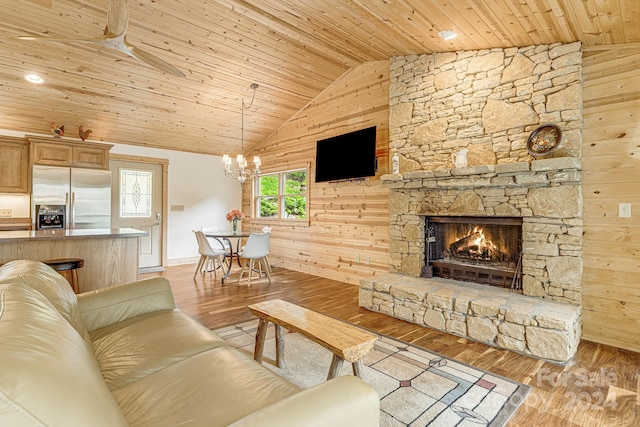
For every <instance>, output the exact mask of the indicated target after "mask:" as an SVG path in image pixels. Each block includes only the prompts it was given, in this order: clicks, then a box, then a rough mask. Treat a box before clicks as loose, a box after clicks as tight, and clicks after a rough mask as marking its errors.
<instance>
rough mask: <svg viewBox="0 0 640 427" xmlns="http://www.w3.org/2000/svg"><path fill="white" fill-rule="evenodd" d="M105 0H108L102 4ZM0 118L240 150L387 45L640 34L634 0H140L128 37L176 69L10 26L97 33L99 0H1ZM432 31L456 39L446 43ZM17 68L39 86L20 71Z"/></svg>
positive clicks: (631, 38)
mask: <svg viewBox="0 0 640 427" xmlns="http://www.w3.org/2000/svg"><path fill="white" fill-rule="evenodd" d="M112 1H115V0H112ZM2 3H3V5H2V11H3V17H2V24H0V128H2V129H11V130H15V131H20V132H26V133H46V132H48V131H49V123H50V122H55V123H56V124H57V125H58V126H59V125H63V124H64V125H65V129H66V136H71V137H77V135H78V133H77V128H78V126H79V125H83V126H84V127H85V128H91V129H92V130H93V135H91V139H93V140H104V141H110V142H117V143H124V144H138V145H145V146H150V147H158V148H169V149H175V150H183V151H193V152H200V153H206V154H216V155H219V154H222V153H225V152H228V153H236V152H239V151H240V150H241V131H240V128H241V103H242V100H243V99H244V102H245V104H249V102H250V101H251V95H252V91H251V89H250V85H251V84H252V83H257V84H258V85H259V87H258V89H257V92H256V96H255V101H254V104H253V106H252V108H251V109H249V110H247V111H245V115H244V151H245V152H249V151H250V150H251V148H252V147H254V146H255V145H256V144H258V143H259V142H260V141H262V140H264V139H265V138H266V137H267V136H268V135H270V134H271V133H272V132H274V131H275V130H276V129H277V128H278V127H279V126H280V125H281V124H283V123H284V122H285V121H286V120H287V119H289V118H290V117H291V116H293V115H294V114H295V113H296V112H297V111H299V110H300V109H301V108H303V107H304V106H305V105H306V104H307V103H309V102H310V101H311V100H312V99H313V98H314V97H315V96H316V95H318V94H319V93H320V92H322V90H323V89H325V88H326V87H328V86H329V85H330V84H331V83H332V82H333V81H335V80H336V79H337V78H339V77H340V76H341V75H342V74H343V73H345V72H346V71H347V70H349V69H351V68H353V67H357V66H358V65H360V64H362V63H364V62H367V61H375V60H385V59H388V58H389V57H391V56H395V55H408V54H419V53H432V52H443V51H457V50H477V49H487V48H491V47H510V46H529V45H534V44H548V43H554V42H573V41H576V40H580V41H582V42H583V43H584V45H585V46H603V45H608V44H619V43H639V42H640V1H638V0H615V1H610V0H375V1H374V0H168V1H156V0H139V1H136V2H129V5H128V11H129V26H128V30H127V39H128V41H129V42H130V43H131V44H133V45H135V46H137V47H140V48H142V49H144V50H146V51H147V52H149V53H152V54H153V55H155V56H157V57H159V58H161V59H163V60H164V61H166V62H168V63H170V64H172V65H174V66H175V67H177V68H178V69H179V70H181V71H182V72H183V73H184V74H185V75H186V77H177V76H174V75H171V74H164V73H162V72H160V71H157V70H156V69H154V68H152V67H150V66H149V65H147V64H145V63H142V62H140V61H137V60H136V59H133V58H131V57H128V56H126V55H125V54H123V53H120V52H117V51H114V50H111V49H107V48H104V47H99V46H96V45H92V44H83V43H62V42H53V41H47V42H45V41H24V40H18V39H17V37H18V36H50V37H58V38H62V37H64V38H76V39H77V38H92V37H99V36H101V35H102V34H103V32H104V28H105V25H106V22H107V12H106V11H107V8H108V4H109V0H2ZM440 30H455V31H456V32H457V33H458V34H459V37H458V38H456V39H454V40H450V41H444V40H442V39H441V38H439V37H438V36H437V33H438V31H440ZM29 72H34V73H38V74H40V75H41V76H42V77H43V78H44V79H45V82H44V83H43V84H39V85H36V84H32V83H29V82H27V81H26V80H25V79H24V75H25V74H26V73H29Z"/></svg>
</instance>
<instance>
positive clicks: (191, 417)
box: [113, 347, 300, 427]
mask: <svg viewBox="0 0 640 427" xmlns="http://www.w3.org/2000/svg"><path fill="white" fill-rule="evenodd" d="M194 378H197V379H198V380H197V381H194ZM298 391H300V389H299V388H298V387H296V386H294V385H293V384H291V383H289V382H288V381H286V380H285V379H283V378H281V377H279V376H278V375H276V374H275V373H273V372H272V371H270V370H269V369H266V368H265V367H263V366H261V365H260V364H259V363H257V362H256V361H254V360H253V359H251V358H249V357H248V356H246V355H245V354H243V353H241V352H239V351H238V350H235V349H233V348H231V347H219V348H216V349H213V350H209V351H207V352H204V353H201V354H199V355H196V356H193V357H191V358H189V359H187V360H184V361H182V362H179V363H176V364H175V365H172V366H170V367H167V368H166V369H163V370H161V371H158V372H156V373H155V374H152V375H149V376H147V377H145V378H143V379H141V380H139V381H136V382H133V383H130V384H127V385H126V386H124V387H122V388H119V389H117V390H114V391H113V394H114V396H115V398H116V400H117V402H118V404H119V405H120V407H121V408H122V411H123V412H124V414H125V417H126V418H127V421H128V422H129V424H130V425H131V426H143V425H145V426H156V427H157V426H182V425H185V426H186V425H201V426H208V427H216V426H228V425H229V424H231V423H232V422H234V421H236V420H239V419H241V418H242V417H244V416H246V415H248V414H250V413H252V412H254V411H256V410H258V409H260V408H263V407H265V406H268V405H270V404H272V403H274V402H277V401H279V400H280V399H283V398H285V397H287V396H290V395H293V394H295V393H297V392H298Z"/></svg>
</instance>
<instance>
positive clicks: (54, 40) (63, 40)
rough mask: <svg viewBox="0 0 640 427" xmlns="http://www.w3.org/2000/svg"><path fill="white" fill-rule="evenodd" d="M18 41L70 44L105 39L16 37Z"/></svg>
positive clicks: (96, 41) (102, 38) (98, 41)
mask: <svg viewBox="0 0 640 427" xmlns="http://www.w3.org/2000/svg"><path fill="white" fill-rule="evenodd" d="M16 38H17V39H18V40H26V41H43V42H63V43H66V42H71V43H100V42H101V41H103V40H105V39H106V37H104V36H102V37H97V38H93V39H72V38H64V37H47V36H18V37H16Z"/></svg>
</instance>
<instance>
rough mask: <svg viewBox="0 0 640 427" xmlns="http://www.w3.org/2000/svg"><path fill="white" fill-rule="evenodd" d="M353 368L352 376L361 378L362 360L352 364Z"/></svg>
mask: <svg viewBox="0 0 640 427" xmlns="http://www.w3.org/2000/svg"><path fill="white" fill-rule="evenodd" d="M352 366H353V375H355V376H356V377H359V378H362V372H363V371H364V364H363V363H362V359H360V360H358V361H357V362H353V363H352Z"/></svg>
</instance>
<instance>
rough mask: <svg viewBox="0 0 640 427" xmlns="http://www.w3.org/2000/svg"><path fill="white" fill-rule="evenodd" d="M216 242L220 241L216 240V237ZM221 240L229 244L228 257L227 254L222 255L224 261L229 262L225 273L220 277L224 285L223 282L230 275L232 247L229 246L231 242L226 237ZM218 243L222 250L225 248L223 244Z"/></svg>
mask: <svg viewBox="0 0 640 427" xmlns="http://www.w3.org/2000/svg"><path fill="white" fill-rule="evenodd" d="M216 240H218V241H220V239H218V238H217V237H216ZM222 240H223V241H225V242H227V243H228V244H229V255H227V254H225V255H224V257H225V259H228V260H229V263H228V265H227V271H226V272H225V273H224V275H223V276H222V283H224V281H225V280H226V279H227V278H228V277H229V274H230V273H231V266H232V265H233V245H232V244H231V240H229V239H228V238H226V237H223V238H222ZM220 243H221V244H222V247H223V248H224V247H225V245H224V243H223V242H220Z"/></svg>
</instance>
